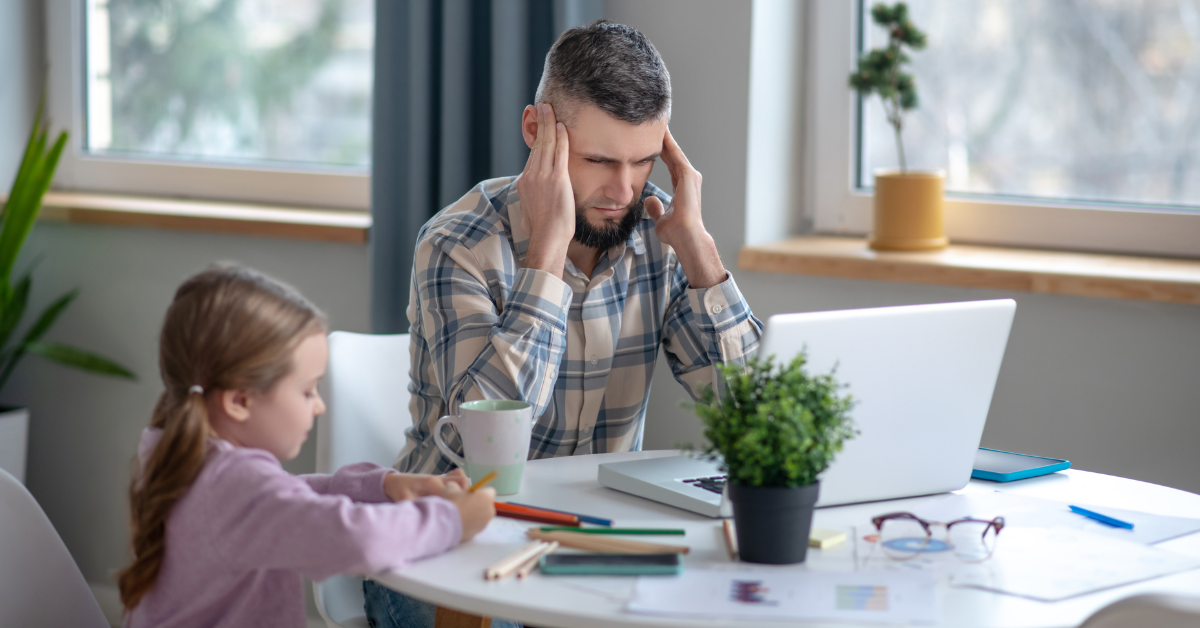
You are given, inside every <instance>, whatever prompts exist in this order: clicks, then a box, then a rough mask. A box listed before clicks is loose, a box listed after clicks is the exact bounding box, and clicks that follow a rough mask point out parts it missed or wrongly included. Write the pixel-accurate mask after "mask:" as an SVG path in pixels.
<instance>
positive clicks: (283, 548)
mask: <svg viewBox="0 0 1200 628" xmlns="http://www.w3.org/2000/svg"><path fill="white" fill-rule="evenodd" d="M160 436H161V432H160V431H159V430H157V429H154V428H147V429H146V430H145V431H143V432H142V440H141V443H140V445H139V447H138V455H139V457H140V458H141V460H142V461H143V462H144V461H145V460H147V459H148V458H149V456H150V454H151V452H153V450H154V445H155V444H156V443H157V442H158V439H159V437H160ZM210 443H211V444H210V450H209V451H210V457H209V460H208V462H207V463H205V465H204V469H203V470H202V471H201V472H200V475H199V476H198V477H197V478H196V482H195V483H194V484H193V485H192V487H191V489H190V490H189V491H188V492H187V494H186V495H185V496H184V497H183V498H182V499H180V500H179V501H178V502H177V503H176V504H175V507H174V509H173V510H172V511H171V515H170V517H169V518H168V520H167V546H166V552H165V556H164V558H163V563H162V568H161V570H160V571H159V574H158V580H157V582H155V584H154V587H153V588H152V589H150V591H149V592H148V593H147V594H146V596H145V597H143V598H142V601H141V603H139V604H138V606H137V607H136V608H134V609H133V611H132V612H131V613H129V614H128V615H127V616H126V620H125V625H126V626H127V627H128V628H140V627H142V626H147V627H149V626H155V627H157V628H169V627H174V626H189V627H190V626H288V627H296V628H300V627H302V626H305V611H304V589H303V587H304V578H306V577H307V578H310V579H312V580H317V581H320V580H324V579H325V578H328V577H329V576H332V575H334V574H342V573H344V574H371V573H376V572H379V571H383V570H386V569H396V568H400V567H403V566H404V565H405V564H406V563H407V562H409V561H412V560H418V559H421V558H425V557H428V556H434V555H436V554H440V553H442V552H445V551H446V550H448V549H450V548H452V547H454V546H455V545H457V544H458V541H459V538H460V537H461V536H462V523H461V521H460V519H459V516H458V508H457V507H455V505H454V504H452V503H451V502H449V501H446V500H444V499H442V498H440V497H426V498H422V499H418V500H414V501H406V502H400V503H394V504H393V503H390V502H388V500H387V496H386V495H385V494H384V491H383V478H384V476H385V475H387V474H388V473H390V472H392V469H388V468H384V467H380V466H378V465H374V464H371V463H361V464H355V465H349V466H346V467H342V468H341V469H339V470H338V471H337V472H336V473H334V474H332V475H319V474H317V475H301V476H295V475H291V474H290V473H288V472H286V471H284V470H283V467H281V466H280V464H279V461H278V460H276V459H275V457H274V456H272V455H271V454H270V453H268V452H266V451H263V450H261V449H248V448H239V447H234V446H233V445H232V444H230V443H229V442H227V441H224V440H219V439H212V440H211V441H210Z"/></svg>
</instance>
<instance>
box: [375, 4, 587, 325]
mask: <svg viewBox="0 0 1200 628" xmlns="http://www.w3.org/2000/svg"><path fill="white" fill-rule="evenodd" d="M600 14H601V3H600V0H376V2H375V90H374V102H373V111H374V113H373V116H374V121H373V124H374V128H373V131H372V146H373V147H372V166H371V215H372V227H371V244H370V251H371V253H370V254H371V328H372V330H373V332H374V333H379V334H385V333H405V332H407V331H408V326H409V325H408V318H407V316H406V315H405V309H406V308H407V307H408V291H409V275H410V273H411V272H412V263H413V249H414V247H415V245H416V237H417V232H418V231H419V230H420V228H421V226H422V225H423V224H425V222H426V221H427V220H429V218H430V217H431V216H433V215H434V214H435V213H437V211H438V210H439V209H441V208H442V207H445V206H446V205H448V204H450V203H451V202H453V201H454V200H455V199H457V198H458V197H460V196H462V195H463V194H465V193H466V192H467V190H469V189H470V188H471V186H473V185H475V184H476V183H478V182H479V181H482V180H484V179H488V178H492V177H499V176H506V175H515V174H518V173H520V172H521V170H522V169H523V168H524V166H525V158H526V156H527V155H528V153H529V151H528V149H527V148H526V147H525V141H524V140H523V139H522V138H521V123H520V121H521V111H522V109H524V108H525V105H527V104H530V103H532V102H533V94H534V91H535V90H536V88H537V84H538V81H539V80H540V79H541V75H542V64H543V63H544V62H545V58H546V51H548V50H549V49H550V46H551V44H553V43H554V40H555V39H557V38H558V35H559V33H561V32H562V31H563V30H566V29H567V28H571V27H573V26H577V25H581V24H586V23H588V22H591V21H592V20H595V19H598V18H599V17H600V16H601V15H600Z"/></svg>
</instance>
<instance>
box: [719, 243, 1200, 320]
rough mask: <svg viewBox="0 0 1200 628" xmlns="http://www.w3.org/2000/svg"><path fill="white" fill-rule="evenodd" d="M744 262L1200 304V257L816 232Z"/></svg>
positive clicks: (787, 269) (741, 263) (756, 266)
mask: <svg viewBox="0 0 1200 628" xmlns="http://www.w3.org/2000/svg"><path fill="white" fill-rule="evenodd" d="M738 267H739V268H740V269H742V270H756V271H765V272H776V273H793V274H798V275H820V276H826V277H844V278H850V279H870V280H875V281H898V282H908V283H927V284H942V285H950V286H965V287H970V288H992V289H996V290H1021V291H1026V292H1043V293H1047V294H1071V295H1078V296H1089V297H1107V298H1113V299H1134V300H1142V301H1164V302H1168V303H1189V304H1193V305H1200V260H1181V259H1168V258H1153V257H1133V256H1126V255H1103V254H1094V253H1067V252H1057V251H1040V250H1030V249H1015V248H1004V247H994V246H974V245H966V244H952V245H950V247H948V248H947V249H945V250H943V251H934V252H920V253H901V252H890V251H873V250H871V249H870V248H868V247H867V241H866V239H865V238H844V237H822V236H808V237H800V238H792V239H789V240H782V241H779V242H771V243H769V244H759V245H755V246H746V247H743V248H742V250H741V252H740V253H739V255H738Z"/></svg>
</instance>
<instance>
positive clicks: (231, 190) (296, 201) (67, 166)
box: [45, 0, 371, 211]
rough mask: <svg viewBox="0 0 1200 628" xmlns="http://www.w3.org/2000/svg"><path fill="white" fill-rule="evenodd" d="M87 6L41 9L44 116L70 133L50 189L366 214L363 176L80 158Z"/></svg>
mask: <svg viewBox="0 0 1200 628" xmlns="http://www.w3.org/2000/svg"><path fill="white" fill-rule="evenodd" d="M91 1H92V0H48V1H47V2H46V5H45V8H46V58H47V60H48V62H49V77H48V85H47V111H48V114H49V117H50V120H51V121H52V123H53V125H54V129H55V130H57V129H58V128H65V129H66V130H67V131H68V132H70V140H69V141H68V144H67V147H66V149H65V150H64V151H63V154H62V157H61V158H60V160H59V164H58V168H57V170H56V172H55V185H54V187H55V189H58V190H79V191H88V192H102V193H113V194H137V195H147V196H168V197H184V198H200V199H209V200H221V201H242V202H251V203H270V204H275V205H289V206H297V207H320V208H325V209H348V210H357V211H361V210H367V209H369V208H370V198H371V192H370V189H371V176H370V172H369V171H365V172H364V171H356V170H355V169H351V168H333V167H320V166H296V167H291V166H277V165H274V164H270V165H265V164H247V165H241V164H233V163H209V162H187V161H183V160H179V161H175V160H166V159H164V160H155V159H152V158H145V157H143V158H137V157H128V158H127V157H118V156H97V155H89V154H87V152H86V151H85V150H84V142H85V137H86V129H87V127H86V122H85V120H86V113H85V106H86V103H85V95H86V89H87V88H86V86H87V83H86V62H87V60H86V50H85V45H86V39H85V37H84V28H85V24H84V19H85V11H86V9H87V5H88V3H89V2H91Z"/></svg>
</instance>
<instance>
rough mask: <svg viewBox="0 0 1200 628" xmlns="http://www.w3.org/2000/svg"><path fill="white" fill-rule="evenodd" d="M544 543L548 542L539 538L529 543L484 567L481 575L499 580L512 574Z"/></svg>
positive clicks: (539, 549)
mask: <svg viewBox="0 0 1200 628" xmlns="http://www.w3.org/2000/svg"><path fill="white" fill-rule="evenodd" d="M546 545H548V543H545V542H543V541H540V540H539V541H534V542H532V543H529V544H528V545H526V546H525V547H522V548H521V549H519V550H517V551H516V552H513V553H512V554H509V555H508V556H505V557H504V558H502V559H500V560H499V561H497V562H496V563H495V564H493V565H492V566H491V567H488V568H487V569H484V570H483V577H484V578H485V579H487V580H499V579H501V578H506V577H508V576H510V575H512V573H513V572H514V571H516V570H517V568H518V567H520V566H521V565H523V564H525V561H526V560H528V559H529V557H530V556H533V555H534V554H536V553H537V552H539V551H541V549H542V548H543V547H544V546H546Z"/></svg>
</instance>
